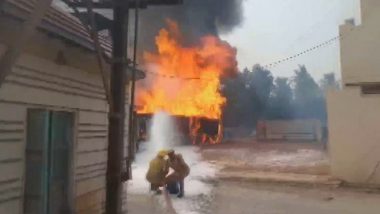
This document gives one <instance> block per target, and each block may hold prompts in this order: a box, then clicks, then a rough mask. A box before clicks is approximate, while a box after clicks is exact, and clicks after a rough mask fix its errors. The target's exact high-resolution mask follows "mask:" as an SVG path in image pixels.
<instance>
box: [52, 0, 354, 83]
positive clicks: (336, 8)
mask: <svg viewBox="0 0 380 214" xmlns="http://www.w3.org/2000/svg"><path fill="white" fill-rule="evenodd" d="M54 1H55V2H59V0H54ZM109 12H110V11H109ZM109 12H107V11H105V12H104V14H108V16H110V14H109ZM166 17H171V18H172V19H177V21H179V22H180V25H181V26H183V28H184V29H182V30H183V31H184V34H185V35H187V36H188V37H190V39H189V38H187V40H189V41H190V42H193V41H191V40H192V39H194V37H199V36H201V35H203V34H208V33H213V34H215V33H219V34H220V35H221V37H222V38H223V39H225V40H227V41H228V42H230V43H231V44H232V45H233V46H235V47H236V48H237V50H238V62H239V68H240V69H243V68H244V67H251V66H253V65H254V64H256V63H260V64H262V65H265V64H269V63H272V62H275V61H278V60H281V59H283V58H287V57H290V56H292V55H294V54H297V53H299V52H301V51H304V50H306V49H308V48H311V47H313V46H315V45H318V44H320V43H322V42H324V41H327V40H329V39H331V38H333V37H335V36H337V35H338V33H339V31H338V28H339V25H340V24H342V23H344V20H345V19H348V18H353V17H355V18H356V19H357V21H359V22H360V20H359V19H360V0H184V5H183V6H180V7H178V6H175V7H150V8H149V9H148V10H144V11H143V12H142V20H141V22H140V24H141V27H140V36H139V45H140V47H143V46H144V48H150V49H151V48H152V47H154V36H155V35H156V34H157V33H158V30H159V29H160V28H161V27H164V26H165V22H164V20H165V18H166ZM131 22H132V21H131ZM298 64H305V65H306V67H307V68H308V70H309V71H310V73H311V74H312V75H313V76H314V77H316V78H318V79H319V78H321V77H322V76H323V74H324V73H328V72H335V73H336V74H337V76H340V63H339V43H338V42H335V43H332V45H329V46H327V47H324V48H320V49H318V50H316V51H314V52H311V53H309V54H306V55H304V56H301V57H299V58H297V59H294V60H292V61H289V62H287V63H283V64H281V65H279V66H277V67H275V68H271V71H272V72H273V74H274V75H275V76H291V75H292V74H293V70H294V69H295V68H297V65H298Z"/></svg>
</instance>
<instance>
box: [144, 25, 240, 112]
mask: <svg viewBox="0 0 380 214" xmlns="http://www.w3.org/2000/svg"><path fill="white" fill-rule="evenodd" d="M167 23H168V29H161V30H160V32H159V34H158V36H157V37H156V44H157V49H158V52H157V53H149V52H145V53H144V61H145V65H146V70H147V76H148V78H147V80H145V82H143V84H140V85H139V87H138V95H137V104H138V106H139V109H138V113H140V114H151V113H155V112H158V111H165V112H168V113H169V114H172V115H181V116H187V117H203V118H208V119H220V118H221V114H222V110H221V108H222V106H223V105H224V104H225V103H226V99H225V98H224V97H223V96H222V95H221V94H220V86H221V84H220V78H221V77H223V76H227V75H230V74H234V73H236V72H237V62H236V50H235V48H232V47H231V46H230V45H229V44H228V43H227V42H224V41H222V40H220V39H219V38H218V37H215V36H206V37H203V38H201V40H200V44H199V45H198V46H195V47H185V46H184V45H183V44H181V42H180V41H181V37H182V34H181V33H180V31H179V28H178V25H177V23H175V22H174V21H170V20H168V22H167Z"/></svg>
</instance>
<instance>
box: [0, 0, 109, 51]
mask: <svg viewBox="0 0 380 214" xmlns="http://www.w3.org/2000/svg"><path fill="white" fill-rule="evenodd" d="M35 2H36V0H6V3H8V5H7V6H9V7H10V8H12V9H9V8H7V9H9V10H7V9H3V12H4V13H10V15H13V16H17V17H18V18H21V19H25V18H27V17H28V15H29V14H30V13H31V12H32V10H33V9H34V3H35ZM3 7H4V6H3ZM14 10H18V11H19V12H17V13H16V12H15V11H14ZM20 12H21V13H23V14H24V15H20V14H21V13H20ZM39 28H41V29H43V30H46V31H48V32H50V33H53V34H56V35H57V36H59V37H62V38H64V39H66V40H70V41H72V42H74V43H77V44H78V45H81V46H84V47H86V48H89V49H91V50H94V46H93V41H92V39H91V38H90V35H89V34H88V32H87V30H86V28H85V27H84V26H83V25H82V23H81V22H80V21H79V19H78V18H76V17H75V16H73V15H71V14H69V13H67V12H64V11H63V10H61V9H59V8H56V7H54V6H51V7H50V9H49V11H48V12H47V14H46V15H45V17H44V19H43V21H42V22H41V24H40V26H39ZM99 42H100V44H101V46H102V47H103V48H104V50H105V52H106V54H110V53H111V52H112V44H111V41H110V40H109V39H107V38H106V37H104V36H101V35H100V36H99Z"/></svg>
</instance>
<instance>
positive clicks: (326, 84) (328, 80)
mask: <svg viewBox="0 0 380 214" xmlns="http://www.w3.org/2000/svg"><path fill="white" fill-rule="evenodd" d="M320 85H321V89H322V91H323V92H324V94H326V92H327V91H329V90H338V89H339V83H338V81H336V78H335V74H334V73H332V72H331V73H327V74H324V75H323V79H321V81H320Z"/></svg>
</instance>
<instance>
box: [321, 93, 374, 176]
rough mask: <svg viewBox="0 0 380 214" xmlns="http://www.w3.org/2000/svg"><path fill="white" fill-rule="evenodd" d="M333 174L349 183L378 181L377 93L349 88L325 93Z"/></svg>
mask: <svg viewBox="0 0 380 214" xmlns="http://www.w3.org/2000/svg"><path fill="white" fill-rule="evenodd" d="M327 104H328V117H329V119H328V125H329V134H330V136H329V152H330V159H331V172H332V175H333V176H336V177H338V178H340V179H343V180H345V181H348V182H352V183H360V184H380V166H379V168H378V169H376V166H378V164H380V155H379V154H380V95H362V94H361V91H360V88H359V87H348V88H345V90H343V91H341V92H331V93H329V94H328V96H327Z"/></svg>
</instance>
